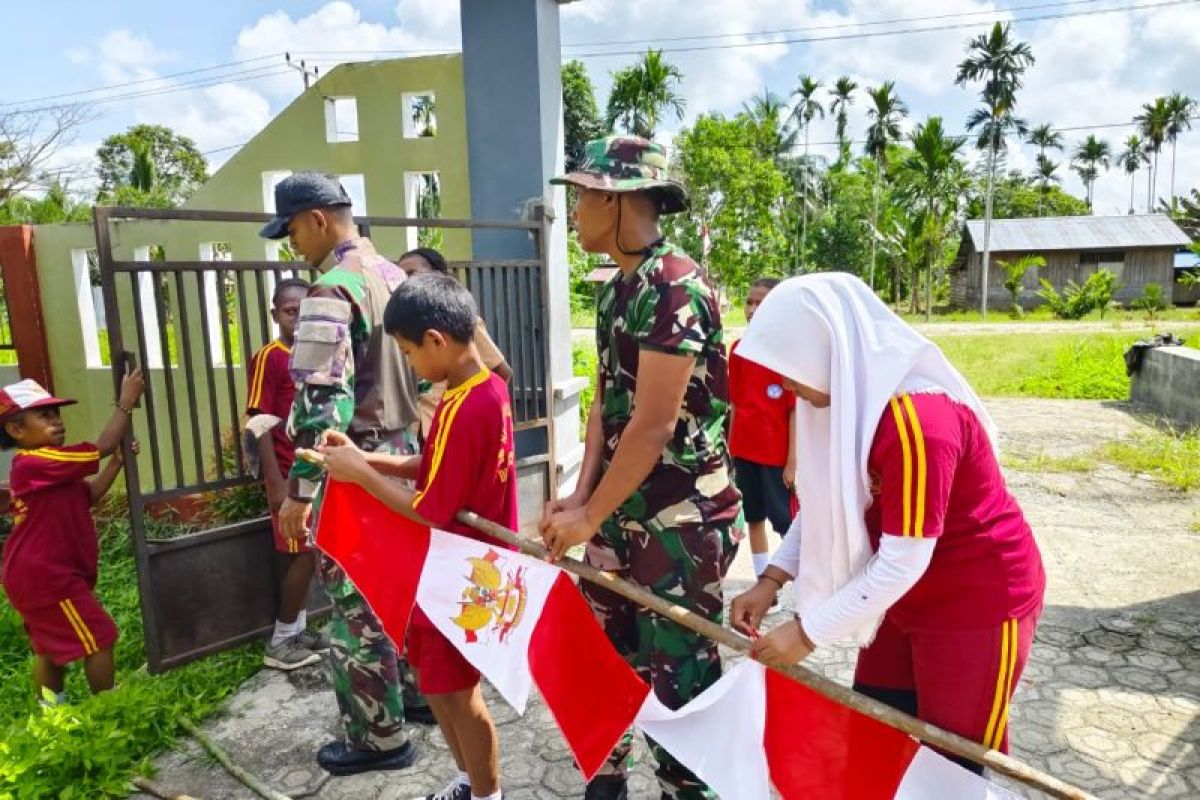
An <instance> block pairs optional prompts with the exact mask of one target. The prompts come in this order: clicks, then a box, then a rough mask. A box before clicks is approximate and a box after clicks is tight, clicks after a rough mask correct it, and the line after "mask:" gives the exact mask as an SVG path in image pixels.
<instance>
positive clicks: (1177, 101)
mask: <svg viewBox="0 0 1200 800" xmlns="http://www.w3.org/2000/svg"><path fill="white" fill-rule="evenodd" d="M1197 111H1200V104H1197V102H1196V101H1195V100H1194V99H1193V98H1191V97H1188V96H1187V95H1185V94H1183V93H1181V92H1173V93H1172V94H1171V96H1170V97H1168V98H1167V126H1166V134H1167V137H1166V138H1167V141H1168V142H1170V143H1171V208H1172V209H1173V208H1175V148H1176V145H1178V143H1179V137H1180V135H1181V134H1182V133H1183V132H1184V131H1190V130H1191V129H1192V116H1193V115H1194V114H1195V113H1196V112H1197Z"/></svg>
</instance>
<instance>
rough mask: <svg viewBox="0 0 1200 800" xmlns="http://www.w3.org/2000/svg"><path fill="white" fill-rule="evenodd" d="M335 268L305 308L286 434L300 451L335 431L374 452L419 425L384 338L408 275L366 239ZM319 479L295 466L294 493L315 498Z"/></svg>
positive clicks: (412, 384)
mask: <svg viewBox="0 0 1200 800" xmlns="http://www.w3.org/2000/svg"><path fill="white" fill-rule="evenodd" d="M333 261H334V265H333V267H332V268H331V269H329V270H328V271H327V272H325V274H324V275H322V276H321V277H320V278H319V279H317V281H316V283H314V284H313V286H312V288H311V289H310V290H309V293H308V297H306V298H305V299H304V302H303V303H301V304H300V319H299V322H298V323H297V325H296V341H295V344H294V345H293V347H292V355H291V362H290V369H291V374H292V380H293V381H295V382H296V386H297V392H296V400H295V402H294V403H293V404H292V413H291V415H290V417H289V419H288V427H287V431H288V435H289V436H290V437H291V438H292V440H293V441H294V442H295V444H296V447H297V448H300V447H313V446H314V445H315V444H316V443H317V441H318V440H319V439H320V438H321V434H322V433H324V432H325V431H326V430H330V429H333V430H339V431H345V432H347V433H349V435H350V438H351V439H353V440H354V441H355V442H356V443H358V444H359V445H360V446H362V447H364V448H365V449H373V447H374V445H376V444H377V443H379V442H380V441H383V440H385V439H388V438H390V436H391V435H392V434H394V433H396V432H398V431H402V430H405V429H409V428H414V426H415V425H416V424H417V422H418V416H417V399H416V398H417V391H416V378H415V376H414V375H413V374H412V371H411V370H410V368H409V367H408V363H407V361H406V360H405V359H404V357H403V355H402V354H401V353H400V349H399V347H398V346H397V345H396V343H395V341H394V340H393V339H392V338H391V337H390V336H387V335H386V334H384V332H383V310H384V307H385V306H386V305H387V300H388V298H389V297H390V296H391V292H392V290H394V289H395V288H396V287H397V286H399V285H400V284H401V283H402V282H403V281H404V272H403V271H402V270H401V269H400V268H399V267H397V266H396V265H395V264H393V263H392V262H390V261H388V260H387V259H385V258H384V257H383V256H380V255H379V254H378V253H376V252H375V247H374V245H372V244H371V241H370V240H369V239H365V238H356V239H350V240H348V241H346V242H343V243H342V244H340V245H338V246H337V247H336V248H335V249H334V251H333ZM321 474H322V473H321V470H320V469H319V468H318V467H316V466H315V465H313V464H309V463H308V462H306V461H303V460H301V459H297V460H296V462H295V463H294V464H293V465H292V469H291V472H290V473H289V476H288V477H289V481H288V491H289V494H290V495H291V496H292V497H294V498H297V499H311V498H312V497H313V495H314V494H315V493H316V489H317V485H318V484H319V482H320V479H321Z"/></svg>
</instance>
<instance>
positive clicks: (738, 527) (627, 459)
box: [541, 137, 743, 800]
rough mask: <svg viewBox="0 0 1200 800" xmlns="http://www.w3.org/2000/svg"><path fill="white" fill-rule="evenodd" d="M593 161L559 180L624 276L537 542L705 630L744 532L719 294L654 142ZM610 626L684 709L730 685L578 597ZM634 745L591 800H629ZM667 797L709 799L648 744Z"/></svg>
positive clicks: (591, 592)
mask: <svg viewBox="0 0 1200 800" xmlns="http://www.w3.org/2000/svg"><path fill="white" fill-rule="evenodd" d="M585 156H586V158H585V162H584V164H583V165H582V166H581V167H580V170H579V171H578V172H573V173H570V174H568V175H565V176H563V177H561V178H556V179H554V181H552V182H554V183H567V184H571V185H574V186H575V187H576V188H577V190H578V193H579V197H578V200H577V203H576V206H575V210H574V213H573V218H574V223H575V228H576V230H577V231H578V233H579V238H580V242H581V244H582V245H583V247H584V249H585V250H588V251H590V252H603V253H607V254H608V255H610V256H611V257H612V259H613V260H614V261H615V262H616V263H617V264H618V265H619V266H620V268H621V269H620V272H619V273H618V274H617V275H616V276H615V277H613V279H612V280H611V281H609V282H608V284H606V285H605V286H604V288H603V290H602V291H601V294H600V299H599V309H598V314H597V323H596V344H597V347H598V349H599V364H598V373H599V374H598V375H597V391H596V399H595V402H594V404H593V406H592V411H591V415H590V417H589V420H588V426H587V441H586V447H585V455H584V460H583V466H582V468H581V471H580V477H579V483H578V486H577V488H576V490H575V492H574V493H573V494H572V495H571V496H570V497H568V498H566V499H564V500H559V501H555V502H552V503H550V505H549V506H548V507H547V510H546V515H545V517H544V518H543V520H542V523H541V530H542V535H543V539H544V540H545V542H546V544H547V546H548V547H549V548H550V550H551V552H552V553H553V554H554V555H556V556H558V555H561V554H562V553H563V552H564V551H565V549H566V548H568V547H571V546H573V545H576V544H579V543H582V542H585V541H586V542H588V544H587V551H586V560H587V562H588V563H590V564H591V565H593V566H595V567H598V568H600V569H604V570H608V571H611V572H614V573H616V574H618V575H620V576H621V577H623V578H626V579H628V580H631V581H633V582H634V583H636V584H639V585H641V586H644V587H646V588H647V589H649V590H651V591H652V592H654V593H655V594H657V595H659V596H660V597H663V598H665V599H667V600H669V601H670V602H672V603H675V604H677V605H681V606H683V607H685V608H687V609H689V610H690V611H692V612H693V613H696V614H699V615H702V616H703V617H705V618H706V619H710V620H712V621H714V622H720V620H721V614H722V607H723V598H722V594H721V579H722V578H723V577H724V574H725V571H726V569H727V568H728V566H729V563H730V562H731V561H732V559H733V555H734V553H735V552H736V548H737V542H738V540H739V539H740V538H741V535H742V533H743V530H742V529H743V523H742V516H741V496H740V495H739V493H738V491H737V489H736V488H735V487H734V485H733V483H732V481H731V480H730V476H729V468H730V464H729V456H728V452H727V449H726V442H725V431H726V420H727V417H728V413H729V401H728V397H729V393H728V387H727V373H726V360H725V346H724V341H723V332H722V329H721V317H720V313H719V309H718V306H717V302H716V297H715V293H714V292H713V289H712V287H711V285H710V284H709V283H708V280H707V279H706V278H705V276H704V275H703V273H702V272H701V271H700V268H699V267H697V266H696V264H695V262H693V261H692V260H691V259H690V258H688V256H687V255H686V254H684V253H683V252H682V251H681V250H679V249H678V248H676V247H674V246H673V245H670V244H666V243H664V242H663V240H662V237H661V235H660V234H659V230H658V218H659V215H661V214H668V213H674V212H678V211H682V210H684V209H685V208H686V198H685V197H684V194H683V190H682V188H681V187H680V186H679V185H678V184H676V183H673V182H671V181H669V180H668V179H667V176H666V170H667V161H666V156H665V153H664V152H663V149H662V147H661V146H660V145H657V144H653V143H651V142H648V141H646V140H644V139H637V138H632V137H610V138H607V139H600V140H597V141H593V142H590V143H589V144H588V145H587V148H586V152H585ZM582 590H583V593H584V596H585V597H586V598H587V599H588V602H589V603H590V604H591V606H592V609H593V611H594V612H595V614H596V616H597V618H598V619H599V621H600V623H601V625H602V626H603V627H604V629H605V631H606V632H607V634H608V636H609V639H611V640H612V642H613V644H614V645H615V646H616V648H617V650H618V651H620V652H621V653H622V654H623V655H624V656H625V657H626V658H627V659H628V660H629V662H630V663H631V664H632V665H633V667H634V668H635V669H636V670H637V671H638V673H639V674H640V675H641V676H642V677H643V678H645V680H646V681H647V682H648V683H649V684H650V685H651V686H652V687H653V688H654V692H655V694H656V695H657V696H658V698H659V699H660V700H661V701H662V702H663V703H664V704H666V705H667V706H669V707H671V708H679V707H680V706H682V705H684V704H685V703H687V701H689V700H691V699H692V698H694V697H695V696H697V695H698V694H700V693H701V692H702V691H703V690H704V689H705V688H707V687H708V686H710V685H712V684H713V683H714V682H715V681H716V680H717V679H718V677H720V674H721V661H720V657H719V655H718V653H717V646H716V645H715V644H713V643H712V642H710V641H708V640H706V639H704V638H703V637H701V636H698V635H697V634H694V633H691V632H690V631H687V630H686V629H684V628H682V627H680V626H678V625H676V624H675V623H674V622H671V621H670V620H667V619H664V618H662V617H660V616H658V615H655V614H652V613H650V612H648V611H646V610H644V609H642V608H640V607H638V606H636V605H635V604H633V603H631V602H630V601H628V600H625V599H623V598H621V597H618V596H617V595H615V594H612V593H611V592H608V591H606V590H604V589H602V588H599V587H597V586H595V585H593V584H585V585H583V587H582ZM630 745H631V736H626V737H625V739H624V740H623V741H622V742H621V743H620V744H619V745H618V747H617V749H616V750H615V751H614V752H613V754H612V756H611V757H610V759H609V761H608V763H607V765H606V766H605V768H604V769H602V770H601V773H600V774H599V775H598V776H597V777H596V778H595V779H593V780H592V781H591V782H590V783H589V784H588V787H587V793H586V795H585V797H586V798H588V800H605V799H607V798H624V797H625V796H626V792H627V790H626V786H625V768H626V762H627V761H628V757H629V751H630ZM650 746H651V750H652V752H653V753H654V756H655V758H656V760H657V761H658V771H657V774H658V778H659V783H660V785H661V787H662V796H663V797H664V798H672V799H673V800H692V798H711V797H714V796H715V795H714V794H713V792H712V790H711V789H709V788H708V787H707V786H705V785H704V784H703V783H701V782H700V781H699V780H698V779H697V778H696V776H695V775H693V774H692V773H691V772H689V771H688V770H687V769H686V768H684V767H683V766H682V765H681V764H679V763H678V762H677V761H675V759H673V758H672V757H671V756H670V755H669V754H667V753H666V752H665V751H664V750H662V748H660V747H658V746H657V745H656V744H655V743H654V742H653V740H651V741H650Z"/></svg>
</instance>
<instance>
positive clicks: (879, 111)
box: [864, 81, 908, 289]
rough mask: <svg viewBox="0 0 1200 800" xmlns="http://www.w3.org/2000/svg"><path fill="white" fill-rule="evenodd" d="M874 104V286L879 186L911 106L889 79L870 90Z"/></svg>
mask: <svg viewBox="0 0 1200 800" xmlns="http://www.w3.org/2000/svg"><path fill="white" fill-rule="evenodd" d="M867 95H868V96H869V97H870V98H871V107H870V108H868V109H867V116H868V117H870V118H871V119H872V120H873V121H872V122H871V125H870V127H868V128H867V144H866V147H865V148H864V149H865V151H866V153H867V155H869V156H870V157H871V158H872V159H874V161H875V185H874V186H873V187H872V190H871V228H872V231H871V266H870V272H869V276H868V283H869V284H870V286H871V288H872V289H874V288H875V256H876V253H877V246H878V243H879V185H880V183H881V182H882V181H883V179H884V176H885V175H886V173H887V167H888V152H887V151H888V146H889V145H891V144H892V143H893V142H896V141H898V140H899V139H900V121H901V120H902V119H904V117H906V116H907V115H908V106H907V105H905V103H904V101H903V100H901V99H900V98H899V97H898V96H897V95H896V83H895V82H894V81H886V82H885V83H883V84H882V85H880V86H876V87H874V88H871V89H867Z"/></svg>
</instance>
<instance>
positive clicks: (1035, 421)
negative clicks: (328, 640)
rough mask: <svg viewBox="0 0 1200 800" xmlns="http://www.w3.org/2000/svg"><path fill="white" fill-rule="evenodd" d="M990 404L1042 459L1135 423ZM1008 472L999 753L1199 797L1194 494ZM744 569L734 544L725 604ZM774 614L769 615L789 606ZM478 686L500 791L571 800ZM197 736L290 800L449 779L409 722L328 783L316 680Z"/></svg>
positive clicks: (221, 791) (1133, 790)
mask: <svg viewBox="0 0 1200 800" xmlns="http://www.w3.org/2000/svg"><path fill="white" fill-rule="evenodd" d="M988 407H989V408H990V409H991V411H992V413H993V414H994V416H995V418H996V421H997V424H998V425H999V426H1000V429H1001V430H1002V431H1003V437H1004V438H1003V447H1004V449H1005V451H1006V452H1008V453H1011V454H1013V455H1014V456H1017V457H1019V458H1022V459H1025V460H1030V463H1036V458H1035V457H1036V456H1038V455H1039V454H1040V455H1045V456H1052V457H1062V456H1068V455H1079V454H1083V453H1086V452H1088V451H1090V450H1091V449H1092V448H1094V447H1095V446H1096V445H1098V444H1101V443H1103V442H1105V441H1110V440H1113V439H1119V438H1122V437H1125V436H1128V435H1130V434H1132V433H1134V432H1135V431H1138V430H1141V429H1143V428H1144V427H1145V425H1144V423H1143V422H1140V421H1139V420H1137V419H1136V418H1134V417H1133V416H1131V415H1130V414H1129V413H1128V412H1127V410H1126V409H1125V408H1124V406H1122V405H1121V404H1115V403H1099V402H1088V401H1047V400H990V401H988ZM1009 480H1010V487H1011V489H1012V491H1013V492H1014V493H1015V494H1016V495H1017V497H1018V498H1019V499H1020V500H1021V503H1022V505H1023V507H1024V508H1025V511H1026V514H1027V515H1028V516H1029V518H1030V521H1031V523H1032V524H1033V526H1034V530H1035V531H1036V533H1037V536H1038V541H1039V544H1040V545H1041V548H1042V553H1043V557H1044V559H1045V561H1046V570H1047V573H1048V577H1049V587H1048V593H1047V598H1046V611H1045V615H1044V616H1043V618H1042V623H1041V625H1040V627H1039V629H1038V633H1037V640H1036V644H1035V646H1034V649H1033V654H1032V656H1031V659H1030V662H1029V665H1028V667H1027V668H1026V671H1025V677H1024V679H1023V681H1022V683H1021V685H1020V687H1019V689H1018V691H1017V694H1016V698H1015V700H1014V704H1013V708H1012V712H1011V713H1012V719H1011V730H1012V741H1013V748H1014V752H1013V754H1014V755H1015V756H1016V757H1018V758H1020V759H1022V760H1024V761H1027V762H1028V763H1030V764H1032V765H1034V766H1036V767H1038V768H1040V769H1043V770H1045V771H1047V772H1050V773H1052V774H1054V775H1057V776H1059V777H1061V778H1064V779H1066V780H1070V781H1072V782H1074V783H1076V784H1078V785H1080V786H1081V787H1083V788H1085V789H1087V790H1089V791H1091V792H1093V793H1095V794H1097V795H1099V796H1101V797H1105V798H1110V797H1111V798H1126V797H1156V798H1175V797H1180V798H1183V797H1197V796H1200V754H1198V751H1197V748H1198V747H1200V626H1198V625H1197V624H1196V621H1197V619H1198V618H1200V579H1198V578H1197V577H1196V576H1197V564H1200V534H1197V533H1196V532H1193V529H1192V526H1193V525H1194V524H1195V523H1196V521H1197V520H1198V519H1200V503H1197V500H1196V496H1195V495H1190V496H1189V495H1184V494H1180V493H1177V492H1174V491H1171V490H1169V489H1167V488H1164V487H1163V486H1161V485H1160V484H1158V483H1156V482H1154V481H1153V480H1151V479H1150V478H1149V477H1147V476H1138V475H1131V474H1129V473H1126V472H1122V471H1120V470H1118V469H1116V468H1113V467H1109V466H1103V465H1101V466H1098V467H1097V468H1096V469H1094V470H1093V471H1091V472H1074V473H1034V472H1021V471H1010V473H1009ZM750 577H751V568H750V559H749V556H748V553H746V552H745V548H743V552H742V553H739V556H738V559H737V561H736V562H735V564H734V567H733V569H732V570H731V574H730V577H729V580H728V594H727V597H732V596H733V595H734V594H736V593H737V592H739V591H741V590H742V589H743V588H745V587H747V586H748V585H749V584H750ZM783 605H784V606H785V607H783V608H781V609H779V610H778V611H777V612H776V615H775V618H776V619H777V620H780V621H781V620H783V619H785V618H786V615H787V614H788V613H789V612H788V610H787V608H786V605H787V604H786V603H785V604H783ZM853 655H854V654H853V652H851V651H849V650H845V649H836V648H835V649H829V650H827V651H824V652H819V653H817V654H815V655H814V656H813V658H812V659H811V665H812V666H813V667H814V668H817V669H819V670H820V671H821V672H822V673H824V674H825V675H827V676H829V677H831V678H834V679H836V680H840V681H843V682H847V681H849V679H850V675H851V673H852V664H853ZM489 694H490V700H491V708H492V711H493V714H494V715H495V716H496V718H497V722H498V723H499V730H500V742H501V773H502V777H503V782H504V788H505V797H507V798H510V799H511V800H534V799H535V798H536V799H537V800H544V799H545V800H548V799H549V798H578V797H581V796H582V788H583V784H582V781H581V780H580V778H579V776H578V774H577V773H576V771H575V769H574V767H573V766H572V763H571V757H570V753H569V752H568V750H567V748H566V746H565V745H564V744H563V742H562V739H561V737H560V736H559V734H558V732H557V730H556V729H555V726H554V723H553V721H552V720H551V718H550V715H549V713H548V712H547V711H546V708H545V706H543V705H542V704H541V703H540V702H539V701H537V700H536V699H533V700H531V703H530V709H529V711H528V712H527V713H526V715H525V716H524V717H523V718H518V717H517V716H516V715H515V714H514V713H513V712H512V710H511V709H509V708H508V707H507V706H506V705H505V704H504V703H503V701H501V700H500V699H499V698H498V697H497V696H496V695H495V693H494V692H489ZM204 728H205V730H206V732H207V733H208V734H209V735H211V736H212V737H213V738H214V739H215V740H216V741H217V742H218V743H219V744H221V745H222V746H223V747H224V748H225V749H226V750H228V752H229V753H230V754H231V755H232V756H233V757H234V758H235V759H236V760H237V761H238V762H239V763H240V764H242V765H244V766H245V767H247V768H248V769H250V770H251V771H252V772H254V773H255V774H256V775H258V776H260V777H261V778H263V779H264V780H266V781H267V782H268V783H269V784H270V785H271V786H272V787H273V788H275V789H276V790H278V791H280V792H283V793H285V794H288V795H289V796H291V797H293V798H301V797H312V798H317V799H318V800H351V798H353V800H374V799H375V798H378V799H379V800H405V798H413V797H422V796H424V795H425V794H428V793H430V792H432V791H436V790H437V789H440V788H441V787H442V786H443V785H444V783H445V782H446V780H447V779H448V778H449V777H450V776H451V774H452V773H453V767H452V765H451V763H450V761H449V756H448V753H447V751H446V749H445V746H444V744H443V743H442V742H441V737H440V736H439V735H438V734H437V733H436V732H434V731H433V730H431V729H429V728H422V727H419V726H414V727H413V735H414V737H415V738H416V740H417V742H418V744H419V746H420V747H421V757H420V759H419V760H418V762H417V763H416V765H415V766H414V767H413V768H412V769H409V770H406V771H404V772H394V773H378V774H371V775H364V776H356V777H351V778H334V779H329V778H327V777H326V776H325V775H324V773H323V772H322V771H321V770H319V769H318V768H317V767H316V765H315V763H314V762H313V754H314V753H315V751H316V748H317V747H318V746H319V745H321V744H322V743H324V742H325V741H327V740H329V739H330V738H332V737H333V736H335V735H336V734H337V719H336V716H335V709H334V704H333V698H332V696H331V695H330V694H329V692H328V689H327V685H326V683H325V681H324V677H323V675H322V674H321V672H320V671H319V670H305V671H302V672H299V673H294V674H291V675H283V674H280V673H277V672H270V671H264V672H263V673H260V674H259V675H257V676H256V677H254V678H253V679H251V680H250V681H248V682H247V683H246V685H245V686H244V687H243V688H242V689H241V691H239V692H238V694H237V695H235V696H234V697H233V698H232V700H231V701H230V703H229V705H228V707H227V709H226V710H225V712H224V713H223V714H221V715H219V716H218V717H216V718H214V719H212V720H210V721H209V722H208V723H206V724H205V726H204ZM635 753H636V756H637V761H638V763H637V766H636V767H635V769H634V772H633V775H632V780H631V786H630V788H631V792H630V797H632V798H638V800H641V799H642V798H656V797H657V796H658V793H657V791H656V786H655V784H654V781H653V773H652V770H653V768H652V766H651V765H650V764H649V763H648V762H647V757H646V753H645V750H644V748H643V747H642V746H641V745H640V744H639V746H638V748H637V750H636V751H635ZM156 763H157V767H158V770H159V781H160V782H161V783H162V784H163V785H165V786H168V787H170V788H172V789H173V790H174V791H177V792H188V793H190V794H191V795H193V796H195V797H198V798H203V799H204V800H227V799H228V800H232V799H233V798H238V800H241V798H250V797H253V795H252V794H251V793H250V792H249V791H248V790H247V789H245V788H244V787H243V786H242V785H241V784H239V783H237V782H236V781H234V780H233V779H232V778H230V777H229V776H228V775H226V774H225V772H224V771H223V770H222V769H221V768H220V767H219V766H217V765H216V764H215V763H214V762H212V761H211V759H209V758H208V757H207V756H206V755H205V754H204V753H203V752H202V751H201V750H200V748H199V746H198V745H197V744H196V743H195V742H194V741H191V740H188V739H185V740H184V741H183V743H182V744H181V745H180V747H179V748H178V749H177V750H174V751H171V752H168V753H165V754H163V755H162V756H161V757H160V758H159V759H158V760H157V762H156ZM1006 785H1008V786H1010V788H1014V789H1016V790H1017V791H1021V790H1020V789H1019V788H1018V787H1015V786H1013V785H1012V784H1008V783H1006ZM1022 793H1023V792H1022ZM1030 796H1036V795H1034V794H1030ZM138 797H143V796H142V795H138Z"/></svg>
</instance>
